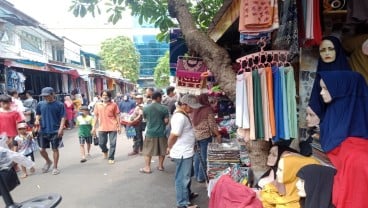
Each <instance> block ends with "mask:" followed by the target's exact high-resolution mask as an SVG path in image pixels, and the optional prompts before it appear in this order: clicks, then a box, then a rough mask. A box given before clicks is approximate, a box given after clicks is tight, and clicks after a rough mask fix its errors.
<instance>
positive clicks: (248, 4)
mask: <svg viewBox="0 0 368 208" xmlns="http://www.w3.org/2000/svg"><path fill="white" fill-rule="evenodd" d="M277 4H278V1H277V0H241V5H240V16H239V32H241V33H253V34H255V33H260V32H272V31H273V30H275V29H277V28H278V27H279V15H278V6H277Z"/></svg>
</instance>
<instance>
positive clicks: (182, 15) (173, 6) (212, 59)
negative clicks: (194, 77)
mask: <svg viewBox="0 0 368 208" xmlns="http://www.w3.org/2000/svg"><path fill="white" fill-rule="evenodd" d="M169 12H170V15H172V17H174V18H176V19H177V20H178V22H179V25H180V29H181V31H182V33H183V35H184V38H185V41H186V43H187V46H188V48H189V50H191V51H195V52H197V53H198V54H199V55H200V56H201V58H203V61H204V62H205V63H206V65H207V67H208V68H209V69H210V70H211V72H213V73H214V75H215V76H216V80H217V81H218V83H219V84H220V87H221V89H222V90H223V91H224V92H225V93H226V95H227V96H228V97H229V98H230V99H231V100H232V101H235V84H236V82H235V80H236V77H235V73H234V71H233V70H232V65H231V59H230V57H229V54H228V52H227V51H226V50H225V49H224V48H222V47H220V46H219V45H217V44H216V43H215V42H214V41H213V40H212V39H211V38H210V37H209V36H208V35H206V34H205V33H203V32H202V31H200V30H198V29H197V28H196V26H195V24H194V20H193V17H192V15H191V14H190V13H189V10H188V5H187V2H186V1H183V0H169Z"/></svg>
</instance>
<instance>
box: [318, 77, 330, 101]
mask: <svg viewBox="0 0 368 208" xmlns="http://www.w3.org/2000/svg"><path fill="white" fill-rule="evenodd" d="M319 84H320V86H321V93H320V94H321V96H322V100H323V102H325V103H330V102H331V101H332V97H331V94H330V92H329V91H328V89H327V86H326V84H325V82H324V81H323V80H322V79H321V81H320V82H319Z"/></svg>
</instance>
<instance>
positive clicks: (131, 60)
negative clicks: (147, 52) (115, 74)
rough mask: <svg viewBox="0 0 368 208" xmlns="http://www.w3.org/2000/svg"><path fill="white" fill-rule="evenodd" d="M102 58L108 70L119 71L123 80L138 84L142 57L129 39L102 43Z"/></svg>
mask: <svg viewBox="0 0 368 208" xmlns="http://www.w3.org/2000/svg"><path fill="white" fill-rule="evenodd" d="M100 56H101V58H102V60H103V62H102V63H103V65H104V67H105V68H106V69H108V70H112V71H119V72H120V73H121V75H122V77H123V78H126V79H129V80H130V81H132V82H134V83H136V82H137V80H138V75H139V59H140V55H139V53H138V52H137V49H136V48H135V46H134V44H133V42H132V41H131V40H130V39H129V38H128V37H124V36H118V37H116V38H109V39H107V40H105V41H104V42H102V44H101V52H100Z"/></svg>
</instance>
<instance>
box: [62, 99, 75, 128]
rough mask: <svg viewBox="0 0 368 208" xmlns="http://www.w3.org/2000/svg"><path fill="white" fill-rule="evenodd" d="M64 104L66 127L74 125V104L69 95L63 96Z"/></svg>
mask: <svg viewBox="0 0 368 208" xmlns="http://www.w3.org/2000/svg"><path fill="white" fill-rule="evenodd" d="M64 106H65V110H66V120H67V121H68V129H72V128H73V127H74V121H73V119H74V104H73V101H72V99H71V98H70V96H65V97H64Z"/></svg>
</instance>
